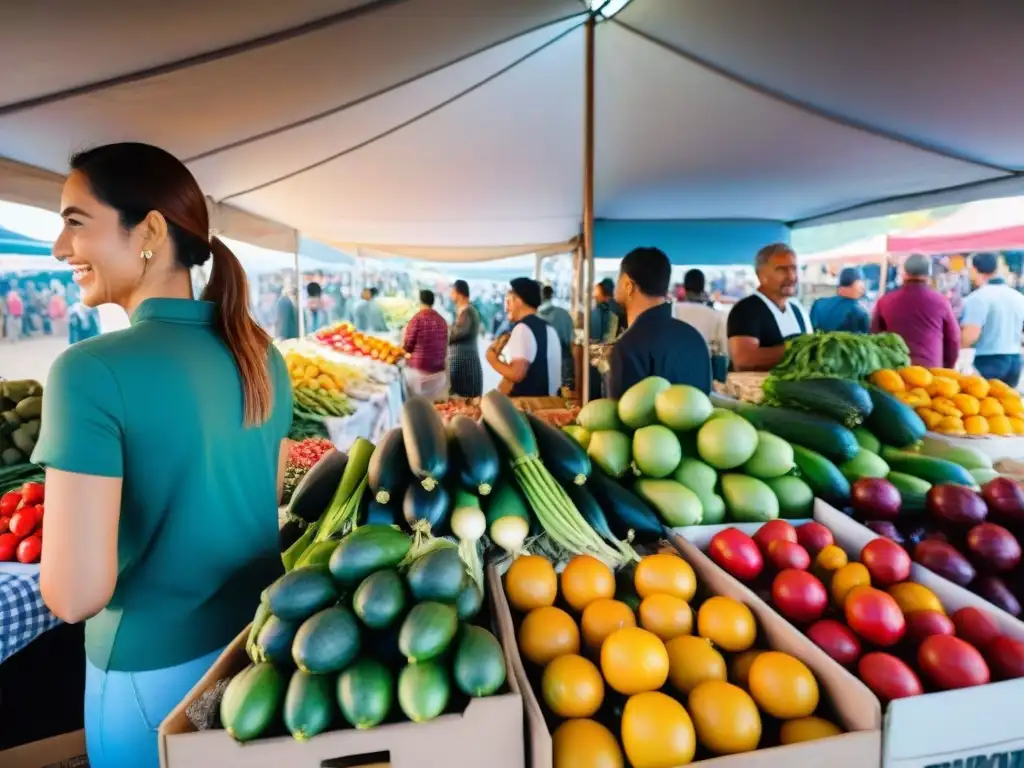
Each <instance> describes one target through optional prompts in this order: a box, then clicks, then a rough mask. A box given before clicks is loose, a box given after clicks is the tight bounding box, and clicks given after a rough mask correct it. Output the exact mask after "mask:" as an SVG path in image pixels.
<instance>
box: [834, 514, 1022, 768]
mask: <svg viewBox="0 0 1024 768" xmlns="http://www.w3.org/2000/svg"><path fill="white" fill-rule="evenodd" d="M814 519H815V520H818V521H819V522H821V523H822V524H824V525H825V526H826V527H828V528H829V529H830V530H831V531H832V535H833V536H835V539H836V544H838V545H839V546H841V547H842V548H843V549H845V550H846V552H847V554H848V555H850V556H851V559H853V558H854V557H857V556H859V554H860V551H861V549H863V548H864V545H865V544H867V543H868V542H869V541H871V540H872V539H876V538H878V536H877V534H875V533H874V532H873V531H871V530H870V529H868V528H865V527H864V526H863V525H861V524H860V523H858V522H856V521H855V520H852V519H851V518H849V517H847V516H846V515H844V514H843V513H842V512H839V511H838V510H836V509H834V508H833V507H831V506H829V505H828V504H826V503H825V502H823V501H820V500H818V501H816V502H815V509H814ZM910 579H911V581H916V582H918V583H920V584H923V585H924V586H926V587H928V589H930V590H932V592H934V593H935V594H936V596H937V597H938V598H939V600H941V601H942V605H943V606H944V607H945V608H946V611H947V612H948V613H952V612H953V611H956V610H958V609H960V608H964V607H967V606H974V607H976V608H980V609H982V610H985V611H987V612H988V613H989V614H991V615H992V617H993V618H995V620H996V621H997V622H998V623H999V627H1000V629H1001V630H1002V632H1003V634H1005V635H1007V636H1009V637H1012V638H1014V639H1017V640H1024V623H1021V622H1020V621H1018V620H1017V619H1015V618H1013V617H1012V616H1010V615H1009V614H1008V613H1006V612H1004V611H1001V610H999V609H998V608H996V607H995V606H994V605H992V604H991V603H989V602H988V601H987V600H983V599H982V598H980V597H978V596H977V595H975V594H973V593H972V592H969V591H967V590H966V589H964V588H963V587H960V586H957V585H956V584H953V583H952V582H951V581H947V580H946V579H944V578H942V577H941V576H938V575H937V574H935V573H932V572H931V571H929V570H927V569H926V568H923V567H921V566H920V565H917V564H916V563H915V564H914V565H912V566H911V570H910ZM1022 703H1024V679H1021V680H1007V681H1005V682H1001V683H992V684H989V685H983V686H979V687H976V688H965V689H962V690H958V691H943V692H941V693H929V694H926V695H924V696H914V697H912V698H909V699H899V700H897V701H893V702H891V703H890V704H889V706H888V708H887V710H886V713H885V727H884V741H883V748H882V765H883V766H884V768H947V767H948V768H954V767H956V768H960V766H963V767H964V768H966V767H967V766H978V768H980V767H981V766H991V767H992V768H995V766H1007V768H1010V766H1017V765H1024V715H1022V714H1021V713H1020V709H1019V708H1020V706H1021V704H1022Z"/></svg>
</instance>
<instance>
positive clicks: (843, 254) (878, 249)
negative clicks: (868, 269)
mask: <svg viewBox="0 0 1024 768" xmlns="http://www.w3.org/2000/svg"><path fill="white" fill-rule="evenodd" d="M886 243H887V239H886V236H885V235H873V236H871V237H862V238H861V239H859V240H854V241H853V242H850V243H845V244H843V245H840V246H836V247H835V248H829V249H827V250H824V251H817V252H816V253H808V254H801V255H800V263H801V264H827V263H829V262H832V261H839V262H843V263H844V264H862V263H866V262H875V263H881V261H882V258H883V257H884V256H885V254H886Z"/></svg>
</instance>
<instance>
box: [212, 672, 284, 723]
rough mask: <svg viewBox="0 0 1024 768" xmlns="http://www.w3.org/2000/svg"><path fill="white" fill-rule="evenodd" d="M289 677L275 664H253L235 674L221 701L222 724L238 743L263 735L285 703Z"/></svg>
mask: <svg viewBox="0 0 1024 768" xmlns="http://www.w3.org/2000/svg"><path fill="white" fill-rule="evenodd" d="M284 693H285V675H284V673H283V672H281V670H279V669H278V668H277V667H275V666H274V665H273V664H270V663H264V664H253V665H252V666H250V667H246V668H245V669H243V670H242V671H241V672H239V673H238V674H237V675H235V676H234V677H233V678H232V679H231V682H230V683H228V687H227V688H226V689H225V690H224V698H222V699H221V701H220V721H221V723H222V724H223V725H224V729H225V730H226V731H227V732H228V735H229V736H230V737H231V738H233V739H235V740H236V741H251V740H252V739H255V738H257V737H258V736H261V735H262V734H263V732H264V731H266V730H267V729H268V728H269V727H270V726H271V725H272V724H273V723H274V722H275V721H276V720H277V717H278V714H279V713H280V711H281V704H282V702H283V701H284Z"/></svg>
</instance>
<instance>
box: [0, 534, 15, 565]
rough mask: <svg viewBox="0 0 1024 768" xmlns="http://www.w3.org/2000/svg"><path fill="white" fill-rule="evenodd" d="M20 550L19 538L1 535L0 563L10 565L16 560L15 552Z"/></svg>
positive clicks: (12, 535) (11, 535)
mask: <svg viewBox="0 0 1024 768" xmlns="http://www.w3.org/2000/svg"><path fill="white" fill-rule="evenodd" d="M17 548H18V537H17V536H15V535H14V534H13V533H0V563H8V562H10V561H11V560H13V559H14V551H15V550H16V549H17Z"/></svg>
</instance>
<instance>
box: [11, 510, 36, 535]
mask: <svg viewBox="0 0 1024 768" xmlns="http://www.w3.org/2000/svg"><path fill="white" fill-rule="evenodd" d="M38 522H39V521H38V520H36V508H35V507H22V508H21V509H19V510H18V511H17V512H15V513H14V517H12V518H11V533H13V534H14V535H15V536H17V537H18V538H19V539H23V538H25V537H26V536H28V535H29V534H30V533H32V531H34V530H35V529H36V523H38Z"/></svg>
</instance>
